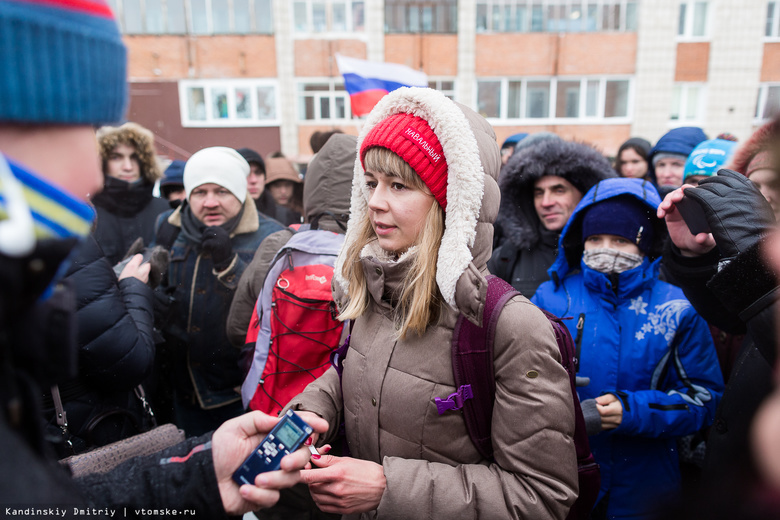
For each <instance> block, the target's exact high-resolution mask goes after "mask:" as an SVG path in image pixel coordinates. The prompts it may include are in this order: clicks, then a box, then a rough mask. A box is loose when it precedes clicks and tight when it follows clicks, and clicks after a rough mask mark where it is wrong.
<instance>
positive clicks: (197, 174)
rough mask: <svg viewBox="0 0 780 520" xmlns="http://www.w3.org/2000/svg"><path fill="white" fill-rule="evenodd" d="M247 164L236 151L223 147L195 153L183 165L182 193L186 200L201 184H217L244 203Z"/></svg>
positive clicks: (247, 171) (247, 172)
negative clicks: (185, 194) (185, 195)
mask: <svg viewBox="0 0 780 520" xmlns="http://www.w3.org/2000/svg"><path fill="white" fill-rule="evenodd" d="M247 175H249V163H248V162H246V159H244V158H243V157H241V154H239V153H238V152H237V151H235V150H234V149H232V148H227V147H225V146H212V147H211V148H204V149H203V150H200V151H198V152H195V153H194V154H193V155H192V157H190V158H189V159H188V160H187V164H185V165H184V191H185V192H186V193H187V200H189V199H190V193H192V190H194V189H195V188H197V187H198V186H200V185H201V184H208V183H214V184H219V185H220V186H223V187H225V188H227V189H228V190H230V192H231V193H232V194H233V195H235V196H236V198H237V199H238V200H239V201H241V203H242V204H243V203H244V200H246V178H247Z"/></svg>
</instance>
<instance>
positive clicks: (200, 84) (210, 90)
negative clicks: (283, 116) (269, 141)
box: [179, 79, 279, 127]
mask: <svg viewBox="0 0 780 520" xmlns="http://www.w3.org/2000/svg"><path fill="white" fill-rule="evenodd" d="M179 108H180V111H181V123H182V126H184V127H216V126H223V127H240V126H277V125H279V119H278V117H277V113H278V111H277V106H276V81H275V80H245V79H233V80H182V81H180V82H179Z"/></svg>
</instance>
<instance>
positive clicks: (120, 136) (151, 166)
mask: <svg viewBox="0 0 780 520" xmlns="http://www.w3.org/2000/svg"><path fill="white" fill-rule="evenodd" d="M97 138H98V144H99V146H100V158H101V159H102V160H103V173H105V172H106V170H107V162H108V158H109V157H110V156H111V152H113V151H114V148H116V147H117V146H118V145H120V144H125V145H128V146H132V147H133V148H134V149H135V153H136V155H137V156H138V165H139V167H140V168H141V177H143V178H144V179H146V180H147V181H148V182H150V183H154V182H156V181H157V180H159V179H161V178H162V176H163V174H162V171H161V169H160V163H159V161H158V160H157V153H156V152H155V149H154V134H152V132H151V131H149V130H147V129H146V128H144V127H142V126H141V125H139V124H137V123H125V124H123V125H122V126H104V127H102V128H100V129H99V130H98V132H97Z"/></svg>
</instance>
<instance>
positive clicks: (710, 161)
mask: <svg viewBox="0 0 780 520" xmlns="http://www.w3.org/2000/svg"><path fill="white" fill-rule="evenodd" d="M736 148H737V143H736V142H735V141H728V140H726V139H719V138H716V139H709V140H707V141H702V142H701V143H700V144H699V145H698V146H696V148H694V149H693V151H692V152H691V155H689V156H688V159H687V160H686V161H685V169H684V170H683V183H684V184H690V185H692V186H698V185H699V182H700V181H702V180H704V179H706V178H707V177H712V176H713V175H717V174H718V170H720V169H721V168H723V167H724V166H725V165H726V164H727V163H728V162H729V160H730V159H731V156H732V155H734V150H736Z"/></svg>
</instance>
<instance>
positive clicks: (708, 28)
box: [675, 0, 714, 42]
mask: <svg viewBox="0 0 780 520" xmlns="http://www.w3.org/2000/svg"><path fill="white" fill-rule="evenodd" d="M700 2H701V3H705V4H707V19H706V20H705V21H704V35H702V36H694V35H693V26H694V13H695V11H696V4H697V3H700ZM683 6H686V16H685V28H684V29H683V33H682V34H680V33H679V23H680V9H682V7H683ZM713 7H714V5H713V3H712V2H710V1H709V0H682V1H681V2H680V5H679V8H678V10H677V19H676V20H675V24H677V41H682V42H703V41H710V35H711V34H712V10H713Z"/></svg>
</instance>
